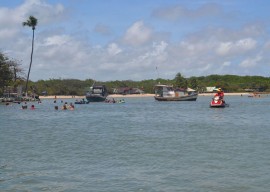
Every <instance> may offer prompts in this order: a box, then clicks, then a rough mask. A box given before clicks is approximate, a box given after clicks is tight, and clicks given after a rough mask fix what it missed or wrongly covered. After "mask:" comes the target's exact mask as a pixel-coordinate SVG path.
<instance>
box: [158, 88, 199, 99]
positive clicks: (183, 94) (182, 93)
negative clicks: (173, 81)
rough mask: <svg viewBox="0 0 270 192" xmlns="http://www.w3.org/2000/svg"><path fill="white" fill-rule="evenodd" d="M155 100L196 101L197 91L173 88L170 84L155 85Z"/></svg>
mask: <svg viewBox="0 0 270 192" xmlns="http://www.w3.org/2000/svg"><path fill="white" fill-rule="evenodd" d="M154 89H155V96H154V98H155V100H157V101H196V100H197V97H198V93H197V91H195V90H194V89H191V88H187V89H174V88H173V86H172V85H161V84H158V85H155V87H154Z"/></svg>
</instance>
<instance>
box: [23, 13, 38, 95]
mask: <svg viewBox="0 0 270 192" xmlns="http://www.w3.org/2000/svg"><path fill="white" fill-rule="evenodd" d="M37 23H38V20H37V19H36V18H35V17H34V16H29V18H28V20H27V21H25V22H23V23H22V25H23V26H28V27H31V28H32V30H33V37H32V51H31V58H30V65H29V70H28V74H27V79H26V86H25V94H26V96H27V88H28V80H29V74H30V71H31V66H32V60H33V52H34V37H35V29H36V26H37Z"/></svg>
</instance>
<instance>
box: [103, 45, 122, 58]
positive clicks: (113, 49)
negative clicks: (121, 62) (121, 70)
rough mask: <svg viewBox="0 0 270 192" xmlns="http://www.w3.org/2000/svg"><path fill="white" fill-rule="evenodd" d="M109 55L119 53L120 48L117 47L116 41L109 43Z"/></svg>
mask: <svg viewBox="0 0 270 192" xmlns="http://www.w3.org/2000/svg"><path fill="white" fill-rule="evenodd" d="M107 50H108V53H109V55H117V54H118V53H121V52H122V50H121V49H120V48H119V46H118V45H117V44H116V43H111V44H109V46H108V48H107Z"/></svg>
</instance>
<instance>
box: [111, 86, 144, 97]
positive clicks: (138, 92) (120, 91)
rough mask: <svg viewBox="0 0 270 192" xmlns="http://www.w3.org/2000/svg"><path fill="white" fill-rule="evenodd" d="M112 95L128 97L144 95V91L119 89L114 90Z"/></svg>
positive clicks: (126, 88)
mask: <svg viewBox="0 0 270 192" xmlns="http://www.w3.org/2000/svg"><path fill="white" fill-rule="evenodd" d="M113 93H114V94H121V95H130V94H144V91H143V90H141V89H139V88H130V87H121V88H117V89H114V91H113Z"/></svg>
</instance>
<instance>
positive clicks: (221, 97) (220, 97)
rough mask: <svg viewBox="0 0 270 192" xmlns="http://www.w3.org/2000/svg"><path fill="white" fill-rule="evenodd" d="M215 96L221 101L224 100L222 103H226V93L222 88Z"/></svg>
mask: <svg viewBox="0 0 270 192" xmlns="http://www.w3.org/2000/svg"><path fill="white" fill-rule="evenodd" d="M215 96H218V97H219V99H220V100H222V102H224V100H223V98H224V92H223V91H222V89H221V88H218V90H217V93H216V94H215Z"/></svg>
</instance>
